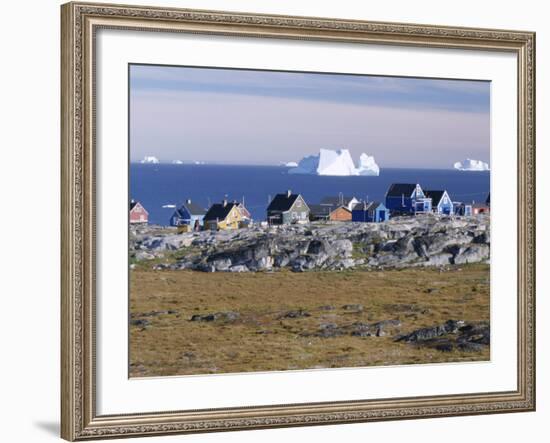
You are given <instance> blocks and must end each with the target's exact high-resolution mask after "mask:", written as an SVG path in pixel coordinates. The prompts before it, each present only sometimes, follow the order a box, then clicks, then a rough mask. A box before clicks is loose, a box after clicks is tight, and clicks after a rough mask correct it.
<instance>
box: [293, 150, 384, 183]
mask: <svg viewBox="0 0 550 443" xmlns="http://www.w3.org/2000/svg"><path fill="white" fill-rule="evenodd" d="M288 173H289V174H313V175H333V176H350V175H379V173H380V168H379V167H378V165H377V164H376V162H375V161H374V157H370V156H368V155H367V154H364V153H363V154H361V156H360V157H359V167H358V168H356V167H355V163H354V162H353V159H352V158H351V154H350V152H349V150H347V149H338V150H337V151H333V150H331V149H320V150H319V154H316V155H309V156H307V157H304V158H303V159H302V160H300V162H299V163H298V166H296V167H294V168H292V169H290V170H289V171H288Z"/></svg>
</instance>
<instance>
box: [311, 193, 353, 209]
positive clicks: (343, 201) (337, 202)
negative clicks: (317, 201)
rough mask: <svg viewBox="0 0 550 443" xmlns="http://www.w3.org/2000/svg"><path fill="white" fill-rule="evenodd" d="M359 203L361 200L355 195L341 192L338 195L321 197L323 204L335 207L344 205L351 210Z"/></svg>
mask: <svg viewBox="0 0 550 443" xmlns="http://www.w3.org/2000/svg"><path fill="white" fill-rule="evenodd" d="M357 203H359V200H357V199H356V198H355V197H346V196H344V195H343V194H340V195H338V196H328V197H323V198H322V199H321V205H322V206H332V207H334V208H337V207H339V206H344V207H346V208H347V209H349V210H350V211H351V210H352V209H353V207H354V206H355V205H356V204H357ZM310 209H311V208H310Z"/></svg>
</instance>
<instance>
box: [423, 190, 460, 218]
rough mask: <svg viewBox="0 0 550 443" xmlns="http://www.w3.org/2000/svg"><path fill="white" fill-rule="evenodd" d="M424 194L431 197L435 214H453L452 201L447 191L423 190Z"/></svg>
mask: <svg viewBox="0 0 550 443" xmlns="http://www.w3.org/2000/svg"><path fill="white" fill-rule="evenodd" d="M424 195H425V196H426V197H428V198H431V199H432V210H433V212H435V213H436V214H444V215H451V214H454V208H453V202H452V200H451V197H449V194H448V193H447V191H428V190H426V191H424Z"/></svg>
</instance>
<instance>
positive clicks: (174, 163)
mask: <svg viewBox="0 0 550 443" xmlns="http://www.w3.org/2000/svg"><path fill="white" fill-rule="evenodd" d="M172 164H173V165H183V162H182V161H181V160H172Z"/></svg>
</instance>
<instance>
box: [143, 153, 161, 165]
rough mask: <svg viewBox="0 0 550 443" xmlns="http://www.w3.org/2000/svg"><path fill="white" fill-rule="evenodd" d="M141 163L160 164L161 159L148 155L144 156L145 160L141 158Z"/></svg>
mask: <svg viewBox="0 0 550 443" xmlns="http://www.w3.org/2000/svg"><path fill="white" fill-rule="evenodd" d="M140 163H149V164H155V165H156V164H159V163H160V161H159V159H158V158H156V157H154V156H152V155H146V156H145V157H143V160H141V162H140Z"/></svg>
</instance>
